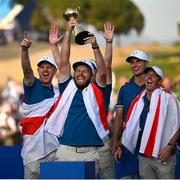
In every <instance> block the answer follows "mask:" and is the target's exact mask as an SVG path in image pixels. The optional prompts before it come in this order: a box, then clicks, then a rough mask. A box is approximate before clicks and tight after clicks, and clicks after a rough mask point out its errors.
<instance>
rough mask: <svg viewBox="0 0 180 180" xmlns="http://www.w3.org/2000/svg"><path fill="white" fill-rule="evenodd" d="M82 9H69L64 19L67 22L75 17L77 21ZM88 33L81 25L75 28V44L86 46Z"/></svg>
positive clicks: (64, 14)
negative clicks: (85, 40) (85, 39)
mask: <svg viewBox="0 0 180 180" xmlns="http://www.w3.org/2000/svg"><path fill="white" fill-rule="evenodd" d="M79 9H80V8H77V9H71V8H67V9H66V11H65V12H64V13H63V18H64V19H65V21H69V19H70V18H71V17H74V18H75V19H77V18H78V16H79V11H78V10H79ZM88 33H89V32H88V31H86V30H85V29H84V28H83V27H82V26H81V25H77V26H75V27H74V34H75V42H76V43H77V44H79V45H83V44H85V42H84V40H83V39H84V38H85V37H88Z"/></svg>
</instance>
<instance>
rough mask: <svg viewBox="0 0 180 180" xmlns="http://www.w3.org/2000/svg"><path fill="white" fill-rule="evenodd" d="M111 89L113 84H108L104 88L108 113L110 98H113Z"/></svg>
mask: <svg viewBox="0 0 180 180" xmlns="http://www.w3.org/2000/svg"><path fill="white" fill-rule="evenodd" d="M111 91H112V84H107V85H106V87H105V90H104V96H105V97H106V99H105V103H106V113H108V108H109V104H110V98H111Z"/></svg>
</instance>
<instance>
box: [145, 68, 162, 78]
mask: <svg viewBox="0 0 180 180" xmlns="http://www.w3.org/2000/svg"><path fill="white" fill-rule="evenodd" d="M150 70H153V71H154V72H155V73H156V74H157V75H158V76H159V77H160V78H161V79H163V76H164V75H163V72H162V70H161V69H160V68H159V67H157V66H152V67H147V68H146V69H145V70H144V73H145V74H146V73H147V72H148V71H150Z"/></svg>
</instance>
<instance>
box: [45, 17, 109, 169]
mask: <svg viewBox="0 0 180 180" xmlns="http://www.w3.org/2000/svg"><path fill="white" fill-rule="evenodd" d="M76 25H77V22H76V20H75V19H74V18H70V20H69V21H68V22H67V30H66V32H65V36H64V40H63V43H62V47H61V57H60V60H59V59H58V58H59V53H56V52H57V51H58V49H57V45H56V44H55V43H54V44H52V45H53V47H52V50H53V55H54V57H56V60H57V61H58V68H59V72H60V73H59V89H60V94H61V96H60V97H61V99H60V101H59V104H58V106H57V108H56V110H55V111H54V113H53V115H52V116H51V117H50V119H49V120H48V122H47V123H46V126H45V129H46V131H48V132H49V133H52V134H54V135H56V136H58V137H59V142H60V147H59V148H58V151H57V153H56V160H57V161H95V162H96V165H98V162H99V156H98V147H100V146H103V140H102V139H103V138H104V137H105V136H107V135H108V133H109V129H108V122H107V118H106V114H107V103H106V97H105V96H104V90H105V86H106V67H105V63H104V59H103V56H102V54H101V51H100V49H99V46H98V44H97V42H96V38H95V36H94V35H93V34H90V35H91V36H89V37H87V38H86V39H84V40H85V43H91V45H92V50H93V53H94V56H95V60H96V65H97V74H96V78H95V82H92V81H91V79H92V73H93V71H94V67H93V65H92V63H91V62H90V61H89V60H88V59H85V60H81V61H78V62H75V63H74V64H73V69H74V75H73V77H72V76H71V75H70V67H71V66H70V61H69V58H70V39H71V34H72V31H73V29H74V26H76ZM54 30H55V29H54ZM54 30H51V35H52V36H53V31H54ZM55 31H56V30H55ZM55 31H54V32H55ZM55 34H56V35H55ZM55 34H54V35H55V36H57V34H58V33H55ZM52 36H51V37H52ZM51 40H52V38H51ZM96 167H98V166H96Z"/></svg>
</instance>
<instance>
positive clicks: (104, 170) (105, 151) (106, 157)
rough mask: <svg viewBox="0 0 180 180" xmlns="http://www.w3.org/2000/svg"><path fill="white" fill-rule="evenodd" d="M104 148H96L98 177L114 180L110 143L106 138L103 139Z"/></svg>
mask: <svg viewBox="0 0 180 180" xmlns="http://www.w3.org/2000/svg"><path fill="white" fill-rule="evenodd" d="M103 143H104V146H102V147H99V148H98V154H99V176H100V178H101V179H115V170H114V161H113V155H112V149H111V147H112V146H111V141H110V138H109V137H108V136H107V137H105V138H104V139H103Z"/></svg>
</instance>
